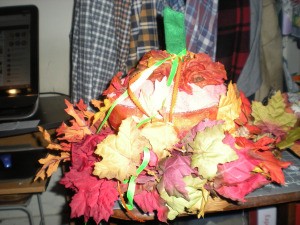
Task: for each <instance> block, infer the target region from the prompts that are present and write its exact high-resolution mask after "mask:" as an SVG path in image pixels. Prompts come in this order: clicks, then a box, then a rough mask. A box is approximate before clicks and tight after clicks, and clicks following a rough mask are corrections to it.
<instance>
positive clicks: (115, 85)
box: [103, 72, 125, 96]
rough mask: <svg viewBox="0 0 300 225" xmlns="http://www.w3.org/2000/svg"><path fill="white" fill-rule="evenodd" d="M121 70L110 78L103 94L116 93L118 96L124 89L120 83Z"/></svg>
mask: <svg viewBox="0 0 300 225" xmlns="http://www.w3.org/2000/svg"><path fill="white" fill-rule="evenodd" d="M122 75H123V73H122V72H118V73H117V74H116V75H115V76H114V77H113V78H112V80H111V82H110V85H109V87H108V88H107V89H106V90H105V91H104V92H103V95H109V94H111V93H114V94H117V96H119V95H120V94H122V93H123V92H124V91H125V87H124V85H123V84H122V80H121V78H122Z"/></svg>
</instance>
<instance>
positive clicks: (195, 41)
mask: <svg viewBox="0 0 300 225" xmlns="http://www.w3.org/2000/svg"><path fill="white" fill-rule="evenodd" d="M185 27H186V44H187V49H188V50H189V51H191V52H195V53H198V52H204V53H206V54H208V55H210V57H212V59H213V60H215V58H216V43H217V27H218V0H210V1H203V0H198V1H194V0H187V1H186V10H185Z"/></svg>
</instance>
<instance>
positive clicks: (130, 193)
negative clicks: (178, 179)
mask: <svg viewBox="0 0 300 225" xmlns="http://www.w3.org/2000/svg"><path fill="white" fill-rule="evenodd" d="M149 161H150V151H149V149H148V148H147V147H145V148H144V157H143V162H142V164H141V165H140V166H139V168H138V169H137V170H136V176H131V177H130V180H129V184H128V189H127V195H126V196H127V200H128V204H126V206H127V208H128V209H129V210H132V209H133V198H134V192H135V186H136V183H135V179H136V178H137V176H138V175H139V174H140V173H141V172H142V171H143V170H144V169H145V168H146V166H147V165H148V163H149ZM124 182H125V183H127V182H128V180H127V181H124Z"/></svg>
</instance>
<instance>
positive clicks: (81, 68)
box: [71, 0, 117, 104]
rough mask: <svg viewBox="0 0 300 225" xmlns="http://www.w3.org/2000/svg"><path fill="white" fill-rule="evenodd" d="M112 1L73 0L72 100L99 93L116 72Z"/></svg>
mask: <svg viewBox="0 0 300 225" xmlns="http://www.w3.org/2000/svg"><path fill="white" fill-rule="evenodd" d="M113 9H114V4H113V1H111V0H94V1H90V0H76V1H75V5H74V21H73V31H72V81H71V82H72V87H71V91H72V92H71V94H72V95H71V98H72V102H78V101H79V100H80V99H83V100H84V102H85V103H86V104H88V103H89V101H90V100H91V99H93V98H97V97H99V95H100V94H101V93H102V91H103V90H104V89H105V88H106V87H107V84H108V83H109V81H110V80H111V78H112V76H113V74H115V73H116V72H117V70H116V69H117V68H116V65H117V64H116V62H117V51H116V48H117V47H116V46H117V45H116V40H115V39H114V38H112V37H114V36H115V20H114V11H113Z"/></svg>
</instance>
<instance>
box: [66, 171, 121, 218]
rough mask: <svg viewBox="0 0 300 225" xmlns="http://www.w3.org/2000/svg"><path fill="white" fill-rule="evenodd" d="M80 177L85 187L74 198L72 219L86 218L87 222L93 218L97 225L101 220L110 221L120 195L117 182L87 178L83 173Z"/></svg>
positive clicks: (72, 201)
mask: <svg viewBox="0 0 300 225" xmlns="http://www.w3.org/2000/svg"><path fill="white" fill-rule="evenodd" d="M78 176H80V177H81V179H83V180H84V181H85V182H84V183H85V187H82V188H80V189H79V191H78V192H77V193H75V194H74V195H73V197H72V200H71V203H70V207H71V218H75V217H80V216H84V221H85V222H87V221H88V219H89V218H93V219H94V221H95V222H96V224H99V223H100V221H101V220H105V221H108V219H109V217H110V216H111V215H112V214H113V206H114V203H115V201H116V200H117V199H118V195H119V193H118V191H117V190H116V181H112V180H105V179H101V180H99V179H97V178H96V177H92V176H89V175H88V176H87V177H85V176H84V174H82V173H80V174H78Z"/></svg>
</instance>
